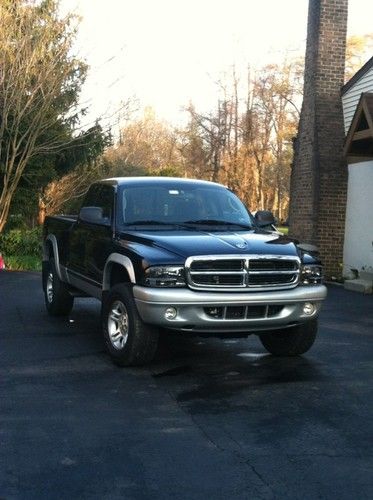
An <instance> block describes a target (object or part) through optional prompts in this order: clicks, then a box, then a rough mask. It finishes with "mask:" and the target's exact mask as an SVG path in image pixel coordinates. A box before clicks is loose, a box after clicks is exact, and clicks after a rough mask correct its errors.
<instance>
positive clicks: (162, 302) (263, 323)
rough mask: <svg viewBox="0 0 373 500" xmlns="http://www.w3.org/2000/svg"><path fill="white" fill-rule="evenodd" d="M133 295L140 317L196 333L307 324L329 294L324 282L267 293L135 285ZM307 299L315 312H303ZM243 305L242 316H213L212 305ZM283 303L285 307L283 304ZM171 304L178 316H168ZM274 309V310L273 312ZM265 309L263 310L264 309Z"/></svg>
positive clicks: (267, 328) (232, 306) (243, 330)
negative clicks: (255, 312)
mask: <svg viewBox="0 0 373 500" xmlns="http://www.w3.org/2000/svg"><path fill="white" fill-rule="evenodd" d="M133 295H134V299H135V303H136V306H137V309H138V312H139V314H140V317H141V318H142V320H143V321H144V322H145V323H150V324H152V325H156V326H160V327H164V328H169V329H174V330H184V331H194V332H206V333H209V332H211V333H214V332H215V333H216V332H232V333H234V332H253V331H263V330H273V329H276V328H284V327H286V326H291V325H295V324H298V323H304V322H306V321H309V320H311V319H314V318H316V317H317V315H318V313H319V311H320V308H321V303H322V301H323V300H324V299H325V297H326V295H327V289H326V287H325V286H324V285H311V286H297V287H296V288H293V289H291V290H281V291H277V292H276V291H265V292H196V291H192V290H190V289H188V288H179V289H169V288H168V289H166V288H164V289H161V288H148V287H142V286H137V285H135V286H134V287H133ZM305 302H309V303H311V304H313V306H314V312H313V313H312V314H306V313H305V312H304V311H303V306H304V303H305ZM260 305H262V306H275V305H277V306H279V307H278V308H277V309H276V308H275V309H274V310H275V312H276V310H277V313H275V314H272V313H271V314H268V307H267V308H264V313H261V314H260V315H259V314H258V316H257V317H255V315H254V317H252V315H251V316H250V317H248V316H249V315H248V313H247V312H248V311H249V310H250V311H252V310H254V309H253V308H252V306H260ZM238 306H241V308H243V310H244V313H243V316H244V317H241V318H237V319H236V318H232V317H229V318H224V317H222V318H215V317H211V316H210V315H209V314H208V313H207V312H206V309H207V308H209V307H221V308H223V310H224V311H226V310H227V308H233V309H234V308H237V307H238ZM281 306H282V307H281ZM168 307H174V308H175V309H176V310H177V315H176V317H175V318H174V319H172V320H171V319H166V318H165V312H166V309H167V308H168ZM272 310H273V309H271V311H272ZM262 311H263V309H262Z"/></svg>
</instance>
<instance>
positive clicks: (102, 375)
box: [0, 272, 373, 500]
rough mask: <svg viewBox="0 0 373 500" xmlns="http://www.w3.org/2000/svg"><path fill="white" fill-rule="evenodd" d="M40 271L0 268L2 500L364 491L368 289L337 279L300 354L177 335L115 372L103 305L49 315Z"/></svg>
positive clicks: (362, 494) (368, 478)
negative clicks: (147, 359)
mask: <svg viewBox="0 0 373 500" xmlns="http://www.w3.org/2000/svg"><path fill="white" fill-rule="evenodd" d="M40 281H41V280H40V275H39V274H38V273H8V272H0V498H1V499H6V500H10V499H28V498H31V499H32V498H35V499H44V498H45V499H54V498H61V499H62V498H63V499H75V498H79V499H83V498H94V499H96V498H97V499H160V500H161V499H162V500H163V499H171V498H172V499H188V500H189V499H211V500H215V499H229V500H231V499H250V500H251V499H316V498H317V499H324V498H325V499H326V498H328V499H329V498H336V499H349V500H350V499H368V498H369V499H370V498H372V497H373V470H372V469H373V467H372V466H373V460H372V458H373V447H372V438H373V419H372V415H373V390H372V388H373V380H372V379H373V376H372V375H373V370H372V359H373V356H372V354H373V342H372V341H373V296H363V295H360V294H355V293H353V292H347V291H345V290H343V289H342V288H339V287H331V288H330V289H329V297H328V300H327V302H326V304H325V307H324V310H323V312H322V316H321V324H320V334H319V338H318V340H317V343H316V344H315V346H314V347H313V348H312V350H311V351H310V352H309V353H307V354H306V355H305V356H303V357H300V358H285V359H276V358H274V357H272V356H270V355H267V354H266V353H265V352H264V350H263V348H262V347H261V345H260V343H259V341H258V340H257V339H256V338H255V337H250V338H249V339H248V340H246V339H240V340H219V339H202V338H188V337H180V336H171V337H167V339H164V341H163V342H162V348H161V349H160V352H159V354H158V356H157V359H156V361H155V362H154V363H153V364H152V365H151V366H149V367H148V368H141V369H133V368H131V369H119V368H117V367H115V366H113V365H112V363H111V361H110V360H109V358H108V357H107V355H106V353H105V352H104V349H103V341H102V339H101V333H100V327H99V314H100V308H99V303H98V302H97V301H94V300H83V299H80V300H78V301H76V306H75V307H74V309H73V312H72V314H71V316H70V317H69V318H67V319H66V318H65V319H55V318H51V317H48V316H47V314H46V312H45V308H44V304H43V297H42V292H41V287H40Z"/></svg>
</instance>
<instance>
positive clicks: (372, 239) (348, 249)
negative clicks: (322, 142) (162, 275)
mask: <svg viewBox="0 0 373 500" xmlns="http://www.w3.org/2000/svg"><path fill="white" fill-rule="evenodd" d="M342 106H343V115H344V126H345V133H346V141H345V147H344V153H345V156H346V158H347V163H348V190H347V208H346V223H345V238H344V250H343V267H344V275H345V276H347V277H351V278H352V277H353V275H354V274H355V275H356V276H357V277H358V278H360V279H359V280H355V281H354V283H352V284H351V283H348V282H347V286H346V287H347V288H352V289H359V290H360V291H364V292H372V282H373V57H372V58H371V59H369V61H368V62H367V63H366V64H365V65H364V66H363V67H362V68H361V69H360V70H359V71H358V72H357V73H356V74H355V75H354V76H353V77H352V78H351V80H349V81H348V82H347V83H346V84H345V85H344V87H343V88H342Z"/></svg>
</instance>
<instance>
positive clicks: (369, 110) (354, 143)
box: [344, 92, 373, 163]
mask: <svg viewBox="0 0 373 500" xmlns="http://www.w3.org/2000/svg"><path fill="white" fill-rule="evenodd" d="M344 154H345V155H346V156H347V158H348V160H349V163H359V162H362V161H367V160H371V159H373V93H370V92H363V93H362V94H361V96H360V100H359V103H358V105H357V108H356V110H355V114H354V116H353V118H352V122H351V125H350V128H349V130H348V133H347V137H346V141H345V146H344Z"/></svg>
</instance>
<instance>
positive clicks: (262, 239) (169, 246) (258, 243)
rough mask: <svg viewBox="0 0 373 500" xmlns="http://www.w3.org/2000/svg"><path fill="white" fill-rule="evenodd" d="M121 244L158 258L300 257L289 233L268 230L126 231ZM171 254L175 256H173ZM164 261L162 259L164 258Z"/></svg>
mask: <svg viewBox="0 0 373 500" xmlns="http://www.w3.org/2000/svg"><path fill="white" fill-rule="evenodd" d="M120 239H121V244H122V245H123V246H125V247H127V248H128V249H129V250H132V251H134V252H136V253H137V254H138V255H142V256H143V257H144V258H146V260H148V258H149V257H150V259H149V260H150V261H151V260H153V259H152V258H151V256H152V255H153V256H154V257H155V258H156V259H157V260H158V259H159V258H160V257H161V254H163V253H164V258H165V259H166V260H167V258H168V259H169V260H172V261H176V260H178V261H180V260H185V259H186V258H187V257H190V256H194V255H223V254H232V255H240V254H244V255H245V254H248V255H268V254H271V255H281V256H285V255H286V256H298V255H299V252H298V250H297V247H296V245H295V242H294V241H293V240H291V239H290V238H287V237H286V236H283V235H280V234H277V233H269V232H266V231H260V230H254V231H238V232H235V231H204V230H185V231H184V230H177V231H170V230H168V231H163V230H162V231H157V230H156V231H148V230H142V231H128V232H127V231H126V233H123V234H121V236H120ZM171 256H172V259H170V257H171ZM161 260H163V259H161Z"/></svg>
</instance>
